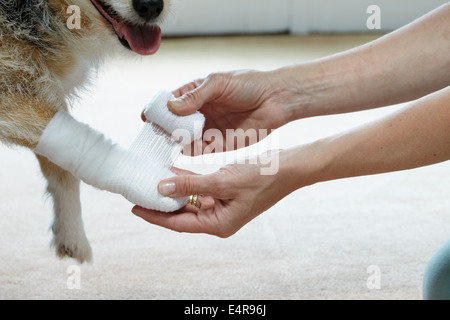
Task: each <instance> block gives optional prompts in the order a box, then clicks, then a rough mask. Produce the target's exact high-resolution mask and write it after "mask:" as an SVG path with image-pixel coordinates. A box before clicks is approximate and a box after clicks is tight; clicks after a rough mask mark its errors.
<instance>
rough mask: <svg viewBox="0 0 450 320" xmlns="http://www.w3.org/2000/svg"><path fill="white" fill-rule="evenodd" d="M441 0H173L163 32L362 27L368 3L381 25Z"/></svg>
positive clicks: (409, 17) (404, 19)
mask: <svg viewBox="0 0 450 320" xmlns="http://www.w3.org/2000/svg"><path fill="white" fill-rule="evenodd" d="M446 2H448V1H443V0H276V1H274V0H172V9H171V14H170V15H171V16H170V18H169V19H167V23H165V26H164V28H163V30H164V33H165V35H172V36H183V35H215V34H248V33H292V34H309V33H348V32H367V31H371V30H368V28H367V25H366V22H367V19H368V17H369V16H370V14H368V13H367V8H368V7H369V6H370V5H377V6H378V7H379V8H380V10H381V29H379V30H377V31H382V32H385V31H391V30H394V29H397V28H399V27H401V26H403V25H405V24H407V23H409V22H411V21H413V20H414V19H416V18H418V17H420V16H421V15H423V14H425V13H427V12H429V11H431V10H432V9H434V8H437V7H438V6H440V5H442V4H444V3H446Z"/></svg>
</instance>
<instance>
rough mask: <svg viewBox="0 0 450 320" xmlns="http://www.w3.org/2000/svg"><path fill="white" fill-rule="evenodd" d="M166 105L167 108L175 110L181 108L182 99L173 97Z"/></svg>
mask: <svg viewBox="0 0 450 320" xmlns="http://www.w3.org/2000/svg"><path fill="white" fill-rule="evenodd" d="M167 105H168V107H169V109H172V110H175V111H177V110H180V109H181V108H183V101H182V100H181V99H173V100H170V101H169V102H168V104H167Z"/></svg>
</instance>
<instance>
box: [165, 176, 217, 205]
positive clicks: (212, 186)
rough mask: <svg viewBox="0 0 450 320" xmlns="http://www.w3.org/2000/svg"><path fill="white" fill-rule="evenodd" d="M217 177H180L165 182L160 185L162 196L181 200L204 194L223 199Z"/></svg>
mask: <svg viewBox="0 0 450 320" xmlns="http://www.w3.org/2000/svg"><path fill="white" fill-rule="evenodd" d="M219 189H220V188H219V183H218V181H217V175H215V174H208V175H180V176H175V177H172V178H170V179H167V180H163V181H161V182H160V183H159V185H158V191H159V193H160V194H162V195H163V196H166V197H171V198H181V197H187V196H190V195H197V194H202V195H205V196H212V197H214V198H219V199H220V198H221V194H220V190H219Z"/></svg>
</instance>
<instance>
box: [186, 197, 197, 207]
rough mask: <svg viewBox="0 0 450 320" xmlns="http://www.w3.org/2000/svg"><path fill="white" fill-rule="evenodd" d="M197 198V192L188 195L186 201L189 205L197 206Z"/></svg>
mask: <svg viewBox="0 0 450 320" xmlns="http://www.w3.org/2000/svg"><path fill="white" fill-rule="evenodd" d="M197 200H198V194H196V195H193V196H190V197H189V202H188V203H189V204H190V205H193V206H195V207H197V208H198V203H197Z"/></svg>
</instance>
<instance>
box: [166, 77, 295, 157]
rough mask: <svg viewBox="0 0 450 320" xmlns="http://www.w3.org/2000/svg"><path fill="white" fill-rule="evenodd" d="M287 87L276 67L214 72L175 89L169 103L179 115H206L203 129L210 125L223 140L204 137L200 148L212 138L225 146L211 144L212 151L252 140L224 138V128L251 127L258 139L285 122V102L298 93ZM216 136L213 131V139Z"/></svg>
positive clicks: (207, 128) (288, 103)
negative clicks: (261, 69)
mask: <svg viewBox="0 0 450 320" xmlns="http://www.w3.org/2000/svg"><path fill="white" fill-rule="evenodd" d="M290 88H291V87H290V86H286V79H285V78H284V77H282V76H281V75H280V74H279V73H278V72H277V71H274V72H259V71H249V70H245V71H234V72H228V73H214V74H212V75H210V76H208V77H207V78H206V79H200V80H197V81H193V82H191V83H188V84H187V85H185V86H183V87H181V88H180V89H177V90H175V91H174V95H175V97H177V99H176V100H174V101H170V102H169V103H168V107H169V109H170V110H171V111H172V112H173V113H175V114H178V115H188V114H192V113H194V112H195V111H200V112H201V113H203V114H204V115H205V118H206V123H205V132H206V131H207V130H209V129H211V130H215V131H216V132H217V131H220V133H221V135H220V136H221V137H223V141H220V142H219V141H215V140H213V141H208V139H207V138H205V139H204V141H203V148H202V151H203V150H204V149H205V148H206V147H207V146H208V145H209V144H210V143H211V142H215V144H216V145H222V146H223V147H224V149H225V148H226V149H225V150H216V149H214V148H212V149H213V150H211V152H218V151H231V150H235V149H238V148H242V147H246V146H248V145H249V144H251V143H252V142H250V141H244V143H241V144H239V145H238V143H237V142H236V141H235V139H234V138H233V139H228V140H227V130H237V129H239V130H240V131H241V132H246V131H247V130H254V131H253V132H254V134H255V136H256V142H257V141H259V140H260V139H261V138H265V137H266V136H267V134H270V130H273V129H277V128H279V127H281V126H283V125H284V124H286V123H287V122H288V111H289V110H288V106H289V105H290V104H292V102H291V101H294V100H295V99H297V95H298V93H297V92H296V91H295V90H294V89H293V88H292V89H293V90H292V91H291V90H290ZM261 129H263V131H260V130H261ZM261 134H262V135H261ZM217 136H218V135H216V134H215V135H214V139H216V138H217ZM233 137H234V136H233ZM247 140H249V139H247ZM219 143H220V144H219Z"/></svg>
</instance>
